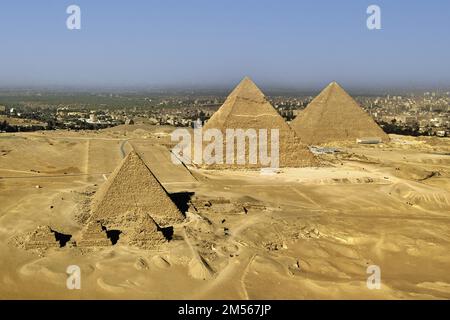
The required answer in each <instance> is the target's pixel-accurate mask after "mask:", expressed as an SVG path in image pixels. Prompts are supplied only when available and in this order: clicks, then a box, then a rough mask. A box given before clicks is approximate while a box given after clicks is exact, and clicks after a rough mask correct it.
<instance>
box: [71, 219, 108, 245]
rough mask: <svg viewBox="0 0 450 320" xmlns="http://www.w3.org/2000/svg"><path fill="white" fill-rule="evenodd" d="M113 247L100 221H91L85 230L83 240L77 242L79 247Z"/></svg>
mask: <svg viewBox="0 0 450 320" xmlns="http://www.w3.org/2000/svg"><path fill="white" fill-rule="evenodd" d="M110 245H112V243H111V240H110V239H108V236H107V234H106V231H105V230H103V228H102V225H101V224H100V223H99V222H98V221H90V222H89V223H88V224H87V226H86V228H85V229H84V230H83V233H82V237H81V240H80V241H79V242H77V246H79V247H105V246H110Z"/></svg>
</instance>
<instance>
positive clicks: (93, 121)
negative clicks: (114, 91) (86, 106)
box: [89, 113, 97, 123]
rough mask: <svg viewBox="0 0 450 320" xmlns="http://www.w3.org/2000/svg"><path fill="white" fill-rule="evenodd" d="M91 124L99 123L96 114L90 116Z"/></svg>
mask: <svg viewBox="0 0 450 320" xmlns="http://www.w3.org/2000/svg"><path fill="white" fill-rule="evenodd" d="M89 122H91V123H95V122H97V115H96V114H95V113H91V114H90V115H89Z"/></svg>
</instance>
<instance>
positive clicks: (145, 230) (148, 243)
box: [126, 214, 167, 249]
mask: <svg viewBox="0 0 450 320" xmlns="http://www.w3.org/2000/svg"><path fill="white" fill-rule="evenodd" d="M126 236H127V238H128V239H129V241H128V244H130V245H132V246H136V247H140V248H143V249H151V248H154V247H157V246H159V245H160V244H162V243H164V242H166V241H167V240H166V238H165V237H164V235H163V233H162V232H161V230H160V228H159V227H158V225H157V224H156V222H155V220H153V219H152V218H151V217H150V216H149V215H145V214H144V215H142V214H140V215H139V216H138V223H137V224H136V226H135V228H134V229H133V230H130V232H129V235H126Z"/></svg>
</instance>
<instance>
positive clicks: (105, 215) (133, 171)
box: [91, 151, 184, 230]
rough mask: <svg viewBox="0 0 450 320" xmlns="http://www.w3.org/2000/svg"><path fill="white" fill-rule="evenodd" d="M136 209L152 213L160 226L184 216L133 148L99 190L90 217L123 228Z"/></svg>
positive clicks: (128, 222) (136, 211) (179, 219)
mask: <svg viewBox="0 0 450 320" xmlns="http://www.w3.org/2000/svg"><path fill="white" fill-rule="evenodd" d="M134 213H140V214H145V215H149V216H151V217H152V218H153V219H154V220H155V221H156V223H157V224H158V225H160V226H167V225H171V224H173V223H178V222H181V221H183V220H184V216H183V214H182V213H181V212H180V211H179V210H178V208H177V206H176V205H175V204H174V203H173V201H172V200H171V199H170V197H169V195H168V193H167V191H166V190H165V189H164V187H163V186H162V185H161V183H160V182H159V181H158V179H157V178H156V177H155V176H154V175H153V173H152V172H151V171H150V169H149V168H147V166H146V165H145V163H144V162H143V161H142V159H141V158H140V157H139V155H138V154H137V153H136V152H135V151H131V152H130V153H129V154H128V155H127V156H126V157H125V159H123V160H122V163H121V164H120V165H119V166H118V167H117V168H116V169H115V170H114V172H113V173H112V174H111V175H110V176H109V178H108V180H107V181H106V182H105V184H104V185H102V186H101V188H100V189H99V191H98V192H97V193H96V195H95V197H94V200H93V203H92V216H91V221H99V222H100V223H101V225H102V226H104V227H107V228H108V229H113V228H115V229H118V230H122V229H123V228H125V227H127V226H129V224H130V221H129V219H130V214H134ZM131 222H132V221H131Z"/></svg>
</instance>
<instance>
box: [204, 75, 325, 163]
mask: <svg viewBox="0 0 450 320" xmlns="http://www.w3.org/2000/svg"><path fill="white" fill-rule="evenodd" d="M207 129H218V130H220V131H221V132H222V134H223V135H224V137H225V132H226V129H243V130H248V129H255V130H256V131H257V132H258V130H259V129H267V131H268V133H269V135H270V130H271V129H278V130H279V142H280V144H279V145H280V148H279V157H280V161H279V162H280V166H281V167H304V166H313V165H317V164H318V162H317V160H316V158H315V157H314V155H313V154H312V153H311V152H310V151H309V149H308V148H307V147H306V146H305V145H303V144H302V143H301V141H300V140H299V139H298V137H296V135H295V132H294V131H293V130H292V129H291V128H290V127H289V125H288V124H287V123H286V122H285V121H284V119H283V118H282V117H281V116H280V115H279V113H278V112H277V110H275V108H274V107H273V106H272V105H271V104H270V102H269V101H268V100H267V99H266V97H265V96H264V94H263V93H262V92H261V90H260V89H259V88H258V87H257V86H256V85H255V84H254V83H253V81H252V80H251V79H250V78H249V77H245V78H244V79H243V80H242V81H241V82H240V83H239V84H238V86H237V87H236V88H235V89H234V90H233V91H232V92H231V93H230V95H229V96H228V97H227V99H226V100H225V102H224V103H223V105H222V106H221V107H220V108H219V110H217V111H216V112H215V113H214V114H213V115H212V117H211V118H210V119H209V120H208V122H207V123H206V124H205V126H204V127H203V130H207ZM224 140H225V138H224ZM268 140H269V141H270V138H269V139H268ZM224 150H225V149H224ZM224 153H225V151H224ZM249 166H251V165H249ZM258 166H261V165H260V164H259V165H256V167H258Z"/></svg>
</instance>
